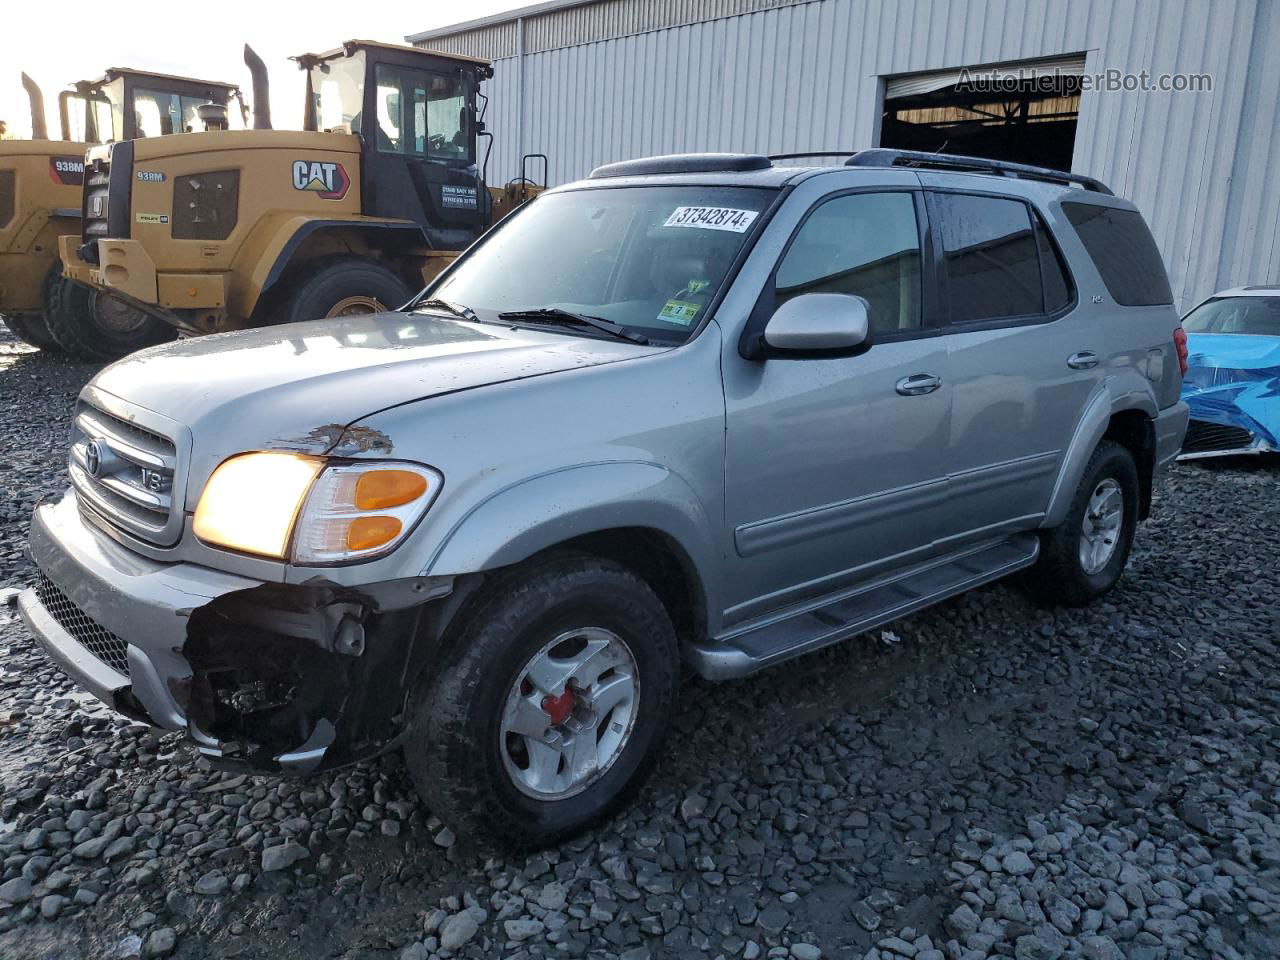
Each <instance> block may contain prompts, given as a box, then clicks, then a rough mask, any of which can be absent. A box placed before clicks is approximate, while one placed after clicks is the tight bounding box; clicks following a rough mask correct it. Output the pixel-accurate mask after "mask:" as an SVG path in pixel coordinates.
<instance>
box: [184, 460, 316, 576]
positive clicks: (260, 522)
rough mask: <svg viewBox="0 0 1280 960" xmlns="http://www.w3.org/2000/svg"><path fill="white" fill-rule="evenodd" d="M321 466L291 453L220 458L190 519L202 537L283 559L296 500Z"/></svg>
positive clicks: (212, 542) (196, 532)
mask: <svg viewBox="0 0 1280 960" xmlns="http://www.w3.org/2000/svg"><path fill="white" fill-rule="evenodd" d="M323 466H324V461H323V460H321V459H319V458H317V457H304V456H301V455H298V454H293V453H245V454H241V455H240V456H238V457H232V458H231V459H230V460H224V461H223V462H222V464H221V465H220V466H219V467H218V469H217V470H215V471H213V476H211V477H210V478H209V482H208V483H207V484H205V488H204V493H203V494H201V496H200V503H199V504H198V505H197V506H196V517H195V522H194V523H193V525H192V526H193V529H194V530H195V534H196V536H197V537H199V538H200V539H201V540H203V541H204V542H205V543H211V544H213V545H215V546H219V547H230V548H231V549H232V550H243V551H244V552H245V553H258V554H262V555H263V556H268V557H276V558H278V559H284V556H285V551H286V550H288V548H289V533H290V532H291V531H292V530H293V521H294V518H295V517H297V515H298V510H299V509H300V508H301V507H302V500H303V498H304V497H306V495H307V490H309V489H310V488H311V481H312V480H314V479H315V478H316V474H317V473H319V472H320V469H321V467H323Z"/></svg>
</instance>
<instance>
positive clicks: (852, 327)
mask: <svg viewBox="0 0 1280 960" xmlns="http://www.w3.org/2000/svg"><path fill="white" fill-rule="evenodd" d="M868 329H869V320H868V304H867V301H866V300H864V299H862V297H856V296H850V295H848V294H843V293H805V294H801V295H800V296H798V297H794V298H792V299H790V300H788V301H787V302H786V303H784V304H783V305H782V306H780V307H779V308H778V309H777V310H775V311H774V314H773V316H772V317H770V318H769V322H768V324H766V325H765V328H764V343H765V346H766V348H767V349H768V352H769V354H770V355H777V356H788V355H797V356H814V357H817V356H840V355H848V354H851V353H856V352H858V351H859V350H861V349H863V348H864V347H865V346H866V342H867V333H868Z"/></svg>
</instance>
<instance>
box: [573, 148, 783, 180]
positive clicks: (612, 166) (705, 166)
mask: <svg viewBox="0 0 1280 960" xmlns="http://www.w3.org/2000/svg"><path fill="white" fill-rule="evenodd" d="M771 166H773V164H771V163H770V162H769V158H768V157H762V156H760V155H759V154H758V153H671V154H666V155H665V156H660V157H641V158H640V159H639V160H622V161H620V162H618V163H606V164H605V165H604V166H602V167H596V168H595V169H594V170H592V171H591V173H590V174H589V175H588V177H587V179H588V180H603V179H608V178H612V177H644V176H648V175H650V174H655V173H746V172H747V171H750V170H768V169H769V167H771Z"/></svg>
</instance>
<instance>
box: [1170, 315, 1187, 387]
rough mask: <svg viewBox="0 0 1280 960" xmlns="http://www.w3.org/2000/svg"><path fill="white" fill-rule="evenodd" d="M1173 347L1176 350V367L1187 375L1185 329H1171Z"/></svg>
mask: <svg viewBox="0 0 1280 960" xmlns="http://www.w3.org/2000/svg"><path fill="white" fill-rule="evenodd" d="M1173 349H1174V350H1176V351H1178V369H1179V370H1181V371H1182V375H1183V376H1184V377H1185V376H1186V375H1187V331H1185V330H1183V329H1182V328H1181V327H1175V328H1174V331H1173Z"/></svg>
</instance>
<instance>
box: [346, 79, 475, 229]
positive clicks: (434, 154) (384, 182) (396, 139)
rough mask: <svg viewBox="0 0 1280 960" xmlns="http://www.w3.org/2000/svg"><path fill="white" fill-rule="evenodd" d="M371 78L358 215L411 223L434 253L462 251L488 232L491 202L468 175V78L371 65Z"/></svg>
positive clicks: (471, 167)
mask: <svg viewBox="0 0 1280 960" xmlns="http://www.w3.org/2000/svg"><path fill="white" fill-rule="evenodd" d="M372 72H373V80H374V82H373V84H372V105H371V106H372V113H373V116H374V117H375V120H376V122H375V123H372V124H370V123H364V124H363V125H362V129H361V131H360V132H361V136H362V137H363V139H364V152H363V177H362V183H361V187H362V190H363V194H362V197H363V199H362V208H363V212H364V213H365V214H366V215H368V216H377V217H392V218H396V219H404V220H413V221H416V222H417V223H419V224H420V225H421V226H422V227H423V229H424V230H425V232H426V234H427V237H428V239H429V240H430V242H431V245H432V246H433V247H435V248H436V249H441V250H461V249H464V248H465V247H467V246H468V245H469V244H470V243H471V242H472V241H474V240H475V239H476V238H477V237H478V236H479V235H480V234H481V233H483V232H484V230H485V229H486V228H487V227H488V224H489V218H490V217H489V211H490V206H491V204H492V199H491V197H490V195H489V192H488V190H487V189H486V188H485V186H484V184H483V183H482V182H481V181H480V177H479V175H478V173H477V170H476V156H475V151H476V137H475V129H474V124H473V122H472V119H471V118H472V99H473V96H474V92H473V89H472V88H473V86H474V82H473V80H472V79H471V77H470V76H468V75H467V73H466V72H465V71H463V70H460V69H457V68H455V69H452V70H449V69H445V68H444V67H443V66H442V67H441V68H440V69H439V70H429V69H421V68H418V67H412V66H406V65H400V64H392V63H382V62H376V63H374V64H373V66H372Z"/></svg>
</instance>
